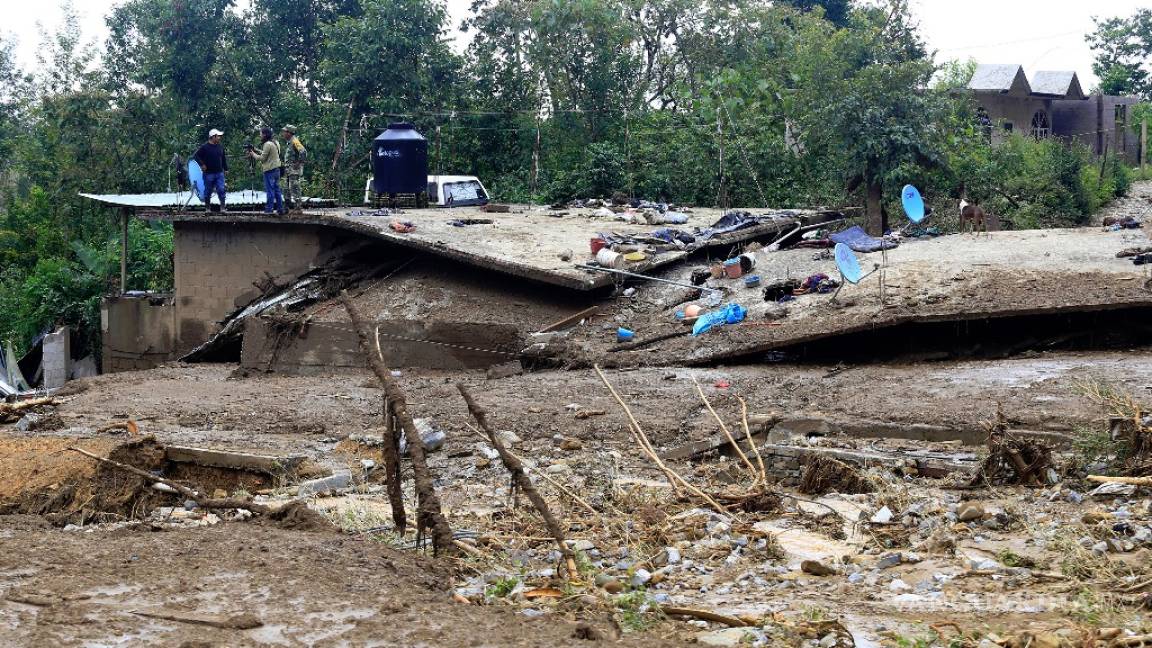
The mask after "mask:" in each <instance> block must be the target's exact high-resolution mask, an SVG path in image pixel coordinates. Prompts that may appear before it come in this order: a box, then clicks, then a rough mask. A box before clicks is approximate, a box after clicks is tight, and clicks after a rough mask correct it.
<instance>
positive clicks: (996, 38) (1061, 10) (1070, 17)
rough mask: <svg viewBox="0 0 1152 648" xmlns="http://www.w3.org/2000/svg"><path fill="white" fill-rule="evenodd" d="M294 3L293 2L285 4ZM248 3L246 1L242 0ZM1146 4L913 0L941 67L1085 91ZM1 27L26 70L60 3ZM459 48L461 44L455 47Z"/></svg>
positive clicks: (103, 0)
mask: <svg viewBox="0 0 1152 648" xmlns="http://www.w3.org/2000/svg"><path fill="white" fill-rule="evenodd" d="M284 1H285V2H291V1H292V0H284ZM72 2H73V6H74V7H75V8H76V10H77V11H78V12H79V13H80V20H81V26H82V28H83V29H84V33H85V35H86V37H88V38H91V39H94V40H96V41H97V42H98V43H102V42H103V39H104V38H105V36H106V35H107V29H106V28H105V26H104V16H105V15H106V14H107V13H108V11H109V10H110V9H111V7H113V6H114V5H116V4H118V1H117V0H72ZM241 2H243V0H241ZM447 2H448V10H449V14H450V15H451V16H452V18H453V24H458V23H459V21H460V20H461V19H462V18H464V17H465V16H466V15H467V13H468V6H469V5H470V4H471V0H447ZM1147 3H1148V0H1092V1H1091V2H1052V1H1051V0H1046V1H1039V0H962V1H959V2H958V1H956V0H912V9H913V12H914V14H915V15H916V17H917V18H918V19H919V21H920V27H921V33H922V34H923V36H924V38H925V40H926V41H927V43H928V45H929V48H930V49H934V50H937V54H936V58H937V61H938V62H944V61H947V60H952V59H962V60H966V59H968V58H974V59H976V60H977V61H980V62H982V63H1019V64H1021V65H1023V66H1024V69H1025V70H1026V71H1027V72H1028V73H1029V74H1031V73H1032V72H1035V71H1037V70H1073V71H1075V72H1077V73H1078V74H1079V75H1080V79H1081V84H1082V85H1083V86H1084V87H1085V88H1086V89H1087V88H1091V87H1092V86H1094V85H1095V83H1096V77H1095V76H1094V75H1093V74H1092V52H1091V50H1089V49H1088V45H1087V43H1085V42H1084V35H1085V34H1086V33H1088V32H1089V31H1091V30H1092V26H1093V23H1092V18H1093V17H1094V16H1099V17H1111V16H1130V15H1132V14H1133V13H1134V12H1135V11H1136V9H1138V8H1141V7H1143V6H1146V5H1147ZM5 4H7V5H9V6H7V7H5V10H4V22H3V24H2V25H0V30H2V31H4V32H7V33H8V34H9V35H14V36H15V37H16V38H17V39H18V49H17V55H18V58H19V60H20V62H21V64H22V65H23V66H24V67H25V68H26V69H31V68H32V67H34V66H35V64H36V49H37V47H38V45H39V43H40V37H39V33H38V30H37V23H40V24H42V25H44V27H45V28H47V29H48V30H49V32H51V31H52V30H53V29H55V27H56V26H58V25H59V23H60V15H61V13H60V9H59V5H58V4H56V2H54V1H52V0H48V1H44V0H41V1H40V2H24V1H10V2H8V3H5ZM458 46H462V43H458Z"/></svg>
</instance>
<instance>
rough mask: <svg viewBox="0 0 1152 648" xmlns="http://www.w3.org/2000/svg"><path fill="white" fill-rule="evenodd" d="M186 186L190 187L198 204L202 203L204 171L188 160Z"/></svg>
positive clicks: (197, 164)
mask: <svg viewBox="0 0 1152 648" xmlns="http://www.w3.org/2000/svg"><path fill="white" fill-rule="evenodd" d="M188 186H189V187H192V191H193V192H194V193H195V194H196V197H197V198H199V199H200V202H204V171H202V170H201V169H200V163H199V162H197V161H196V160H188Z"/></svg>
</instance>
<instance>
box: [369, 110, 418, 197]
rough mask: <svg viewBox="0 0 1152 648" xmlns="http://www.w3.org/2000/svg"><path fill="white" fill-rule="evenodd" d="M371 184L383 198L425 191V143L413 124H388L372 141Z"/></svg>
mask: <svg viewBox="0 0 1152 648" xmlns="http://www.w3.org/2000/svg"><path fill="white" fill-rule="evenodd" d="M372 185H373V188H375V189H376V193H378V194H386V195H387V194H420V193H424V192H426V191H427V190H428V140H426V139H424V136H423V135H421V134H420V133H417V132H416V128H415V127H414V126H412V124H407V123H403V122H399V123H394V124H388V130H386V131H384V132H383V133H380V136H379V137H377V138H376V139H375V141H373V142H372Z"/></svg>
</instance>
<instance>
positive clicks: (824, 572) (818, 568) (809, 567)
mask: <svg viewBox="0 0 1152 648" xmlns="http://www.w3.org/2000/svg"><path fill="white" fill-rule="evenodd" d="M800 571H802V572H804V573H805V574H811V575H813V576H831V575H833V574H838V573H840V572H839V570H837V569H836V568H835V567H832V566H830V565H825V564H824V563H822V562H820V561H819V560H805V561H804V562H802V563H800Z"/></svg>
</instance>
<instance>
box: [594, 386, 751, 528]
mask: <svg viewBox="0 0 1152 648" xmlns="http://www.w3.org/2000/svg"><path fill="white" fill-rule="evenodd" d="M592 368H593V369H595V370H596V374H597V375H599V376H600V380H602V381H604V385H605V386H606V387H608V391H610V392H612V397H613V398H615V399H616V402H617V403H619V404H620V407H622V408H624V413H625V414H627V415H628V420H629V422H630V423H631V427H630V428H629V429H631V430H632V433H633V437H634V438H635V439H636V441H637V442H638V443H639V444H640V448H641V449H642V450H643V451H644V453H645V454H647V455H648V458H649V459H651V460H652V461H653V462H655V463H656V466H657V467H659V468H660V470H661V472H663V473H664V476H665V477H666V478H667V479H668V483H670V484H671V485H672V490H673V492H676V493H677V494H679V490H680V489H678V488H676V484H677V483H679V484H680V485H681V486H683V487H684V488H685V489H686V490H688V491H689V492H690V493H692V494H693V495H695V496H696V497H699V498H700V499H702V500H704V501H705V502H707V503H708V505H709V506H711V507H712V508H713V509H715V510H716V512H717V513H721V514H723V515H728V514H729V511H728V509H725V508H724V507H723V506H721V505H720V504H719V503H718V502H717V501H716V500H714V499H712V498H711V497H710V496H709V495H708V494H707V493H705V492H704V491H702V490H700V489H699V488H696V487H695V486H693V485H692V484H690V483H688V481H687V480H686V479H684V478H683V477H681V476H680V475H679V474H678V473H677V472H676V471H674V470H672V469H671V468H669V467H668V466H667V464H665V463H664V460H662V459H661V458H660V455H658V454H656V449H655V448H653V447H652V443H651V442H650V441H649V440H648V435H647V434H644V428H642V427H640V423H639V421H637V420H636V417H635V416H633V415H632V410H631V408H629V407H628V404H627V403H625V402H624V399H623V398H621V397H620V394H619V393H618V392H617V391H616V388H615V387H613V386H612V383H610V382H608V377H607V376H605V375H604V372H603V371H601V370H600V366H599V365H592Z"/></svg>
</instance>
